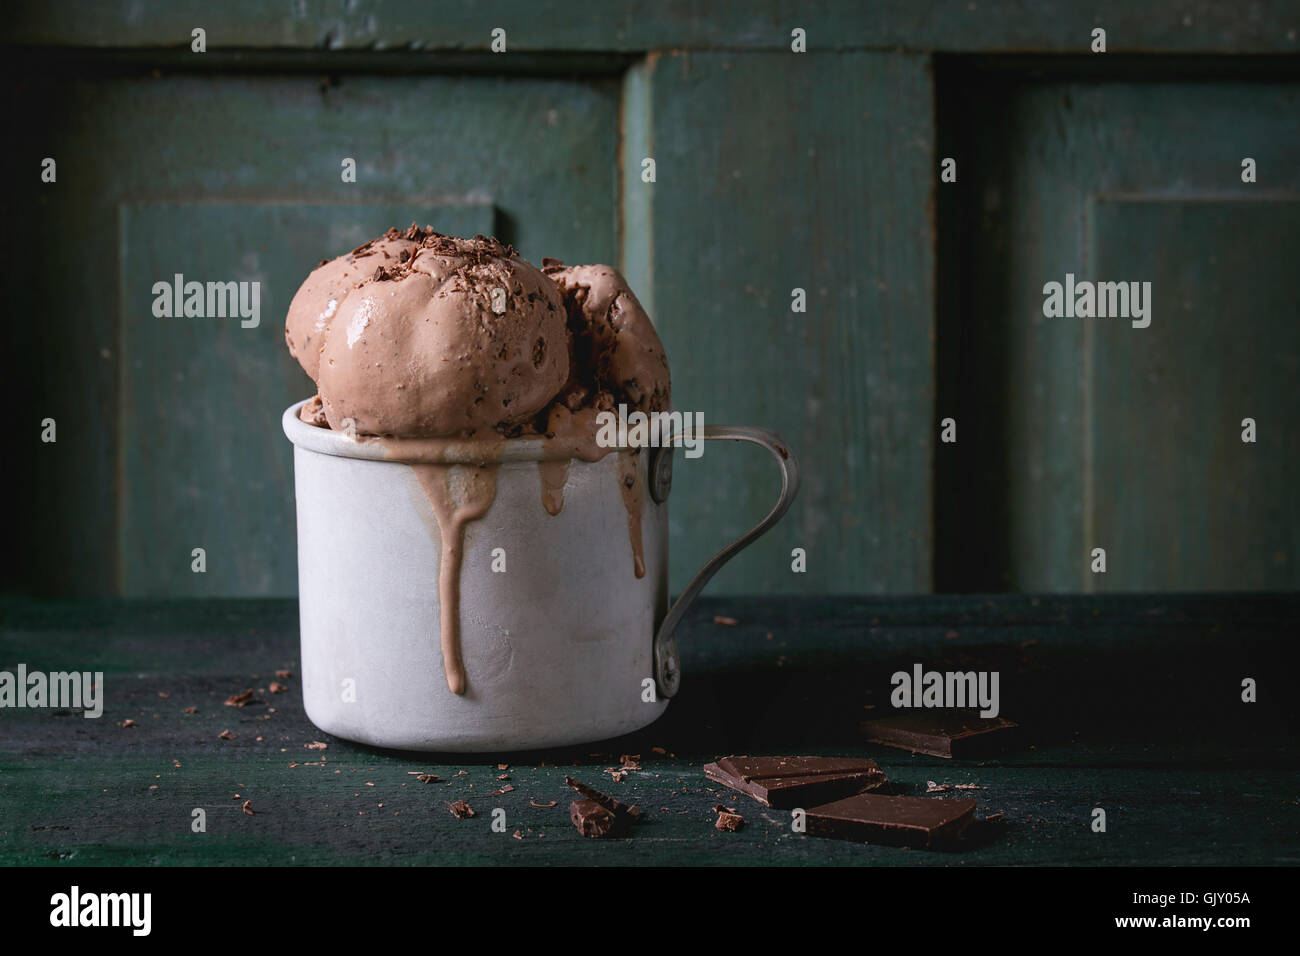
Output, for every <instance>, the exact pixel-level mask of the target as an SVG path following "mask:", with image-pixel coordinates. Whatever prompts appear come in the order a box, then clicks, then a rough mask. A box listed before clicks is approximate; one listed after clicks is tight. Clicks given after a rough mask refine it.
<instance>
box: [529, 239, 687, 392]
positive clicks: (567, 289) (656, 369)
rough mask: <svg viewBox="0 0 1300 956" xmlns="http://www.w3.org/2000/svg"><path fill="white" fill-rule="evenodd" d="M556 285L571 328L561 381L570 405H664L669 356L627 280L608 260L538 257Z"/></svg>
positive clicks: (668, 386)
mask: <svg viewBox="0 0 1300 956" xmlns="http://www.w3.org/2000/svg"><path fill="white" fill-rule="evenodd" d="M542 265H543V268H544V270H545V272H546V274H547V275H548V276H549V277H550V278H551V280H552V281H554V282H555V284H556V285H557V286H559V289H560V292H561V294H562V295H563V296H564V302H565V306H566V308H567V310H568V318H569V329H570V331H571V332H572V333H573V367H572V369H571V371H570V376H569V381H568V383H567V384H566V387H565V401H566V403H567V404H569V405H570V407H571V408H576V407H578V406H579V405H590V406H593V407H597V408H603V409H609V408H613V407H614V406H615V405H617V404H619V403H626V404H627V405H628V406H629V407H630V408H634V409H640V410H641V411H644V412H660V411H667V410H668V407H669V400H670V398H671V390H670V385H669V375H668V357H667V356H666V355H665V354H664V347H663V344H662V343H660V341H659V336H658V334H657V333H656V332H655V328H654V325H653V324H652V323H651V322H650V317H649V316H648V315H646V312H645V309H643V308H642V307H641V303H640V302H638V301H637V297H636V294H635V293H634V292H633V291H632V289H631V288H630V287H629V286H628V284H627V280H626V279H624V278H623V276H622V275H621V274H620V273H619V272H618V270H617V269H613V268H611V267H610V266H602V265H587V266H568V267H567V268H566V267H565V266H563V265H562V264H561V263H559V262H557V261H556V260H554V259H546V260H543V263H542Z"/></svg>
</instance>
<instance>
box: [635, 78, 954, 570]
mask: <svg viewBox="0 0 1300 956" xmlns="http://www.w3.org/2000/svg"><path fill="white" fill-rule="evenodd" d="M646 72H647V74H648V81H647V82H648V86H649V94H648V97H647V99H648V101H649V105H650V106H651V109H652V116H653V122H652V125H651V129H650V132H649V133H648V143H646V145H647V146H648V147H649V149H650V151H651V154H652V155H653V156H654V158H655V161H656V170H657V181H656V182H654V183H653V184H645V183H642V182H641V180H640V177H639V175H638V173H639V169H640V159H641V157H639V156H635V155H628V154H627V152H626V151H625V153H624V164H625V167H626V168H627V170H628V173H630V175H631V176H632V177H634V178H633V179H632V180H631V181H630V182H629V183H628V184H627V185H625V187H624V190H625V194H626V193H631V194H636V193H637V192H638V191H640V192H649V194H650V198H649V200H648V203H649V213H648V216H647V217H646V219H647V220H648V221H646V222H644V223H643V227H642V229H641V230H640V231H639V236H640V238H638V239H637V240H636V241H637V242H638V243H645V242H646V240H645V238H644V237H645V235H646V234H649V236H650V240H649V247H650V252H649V259H650V265H649V267H648V268H649V271H650V272H652V274H653V277H654V285H653V289H654V291H653V303H654V315H655V318H656V322H657V324H658V326H659V328H660V329H661V330H662V332H663V335H664V338H665V342H666V343H667V347H668V354H669V359H670V360H671V362H672V368H673V400H674V404H675V405H676V406H677V407H678V408H680V409H683V410H688V411H696V410H699V411H703V412H704V414H705V421H706V423H707V422H713V423H724V422H725V423H728V424H737V425H759V426H764V427H767V428H773V429H775V430H777V431H778V432H780V433H781V434H782V435H783V436H784V437H785V439H786V440H787V441H788V442H789V443H790V445H791V447H792V448H793V449H794V451H795V452H796V454H797V455H798V456H799V460H800V464H801V467H802V473H803V485H802V487H801V490H800V493H799V498H798V499H797V500H796V501H795V503H794V506H793V507H792V508H791V510H790V512H789V513H788V514H787V516H786V517H785V519H784V520H783V521H782V522H781V524H779V525H777V527H776V528H775V529H773V530H772V531H770V532H769V533H768V534H767V536H766V537H765V538H763V539H762V540H760V541H759V542H758V543H757V544H755V545H753V546H752V547H751V548H750V549H749V550H747V551H746V552H744V553H742V554H741V555H740V556H739V557H737V558H736V559H735V560H734V561H733V562H732V563H731V564H730V565H728V566H727V567H726V568H724V569H723V570H722V571H721V572H720V573H719V574H718V576H717V578H716V583H715V584H714V585H711V586H715V587H717V588H718V589H719V590H718V592H715V593H727V592H731V593H736V592H741V593H744V592H746V591H761V592H764V593H808V592H825V591H833V592H846V593H848V592H858V593H864V592H865V593H879V592H885V591H894V592H900V591H901V592H905V593H909V592H917V591H925V590H928V589H929V587H930V570H931V568H930V565H931V550H930V538H931V533H930V527H931V523H930V509H931V491H930V480H929V475H930V472H931V458H930V456H931V448H932V434H933V428H932V425H933V393H934V385H933V372H932V361H931V348H932V341H933V332H934V327H933V316H934V246H933V241H934V237H933V223H932V222H931V219H930V216H929V214H928V204H929V202H930V197H931V188H932V185H931V182H932V169H933V160H934V145H933V144H934V130H933V126H932V121H931V99H932V95H933V93H932V88H931V84H930V73H929V68H928V63H927V61H926V59H925V58H924V57H917V56H910V55H868V54H844V55H840V56H836V57H833V58H822V59H813V58H804V57H797V56H795V57H792V56H789V55H785V54H779V53H771V54H745V55H737V54H731V53H707V54H705V53H684V54H675V55H667V54H666V55H664V56H661V57H658V58H656V59H654V60H652V62H651V63H650V64H649V65H648V67H647V71H646ZM706 118H707V119H706ZM632 258H633V260H634V261H636V260H637V257H636V255H633V257H632ZM634 274H635V272H634ZM796 288H798V289H802V290H803V291H804V293H805V294H806V309H807V310H806V311H805V312H794V311H793V310H792V302H793V298H792V293H793V290H794V289H796ZM673 481H674V484H673V499H672V515H671V529H672V532H673V552H672V571H673V581H674V582H675V583H677V582H684V581H686V580H688V579H689V576H690V575H691V574H692V573H693V572H694V570H695V569H696V568H698V567H699V566H700V565H701V564H702V563H703V562H704V561H705V560H706V559H707V558H708V557H709V556H711V555H712V554H713V553H714V552H715V551H717V550H718V549H719V548H720V547H721V546H722V545H723V544H724V543H726V542H727V541H729V540H731V539H734V538H736V537H739V536H740V535H741V534H742V533H743V532H744V531H746V530H747V529H748V528H749V527H751V526H752V525H753V524H755V523H756V521H757V520H758V518H759V517H761V516H762V515H763V514H765V513H766V511H767V509H768V508H770V507H771V505H772V502H773V501H774V500H775V496H776V491H777V488H778V487H779V485H778V482H777V476H776V470H775V469H774V468H773V467H772V463H771V462H770V461H768V460H767V456H766V455H764V454H763V453H762V452H760V451H758V450H756V449H750V448H741V447H726V446H722V447H718V446H716V445H713V444H710V445H708V446H707V447H706V449H705V453H704V455H703V457H702V458H700V459H699V460H697V461H687V460H684V459H683V458H682V456H680V455H679V456H678V460H677V463H676V467H675V470H674V478H673ZM794 548H803V549H804V550H805V551H806V554H807V565H806V566H807V572H806V573H793V572H792V570H791V551H792V549H794ZM679 586H680V585H679Z"/></svg>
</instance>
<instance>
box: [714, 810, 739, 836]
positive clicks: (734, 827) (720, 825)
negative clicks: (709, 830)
mask: <svg viewBox="0 0 1300 956" xmlns="http://www.w3.org/2000/svg"><path fill="white" fill-rule="evenodd" d="M744 826H745V818H744V817H742V816H741V815H740V814H739V813H732V812H731V811H729V810H723V811H722V812H720V813H719V814H718V819H717V820H715V821H714V823H713V827H714V829H716V830H724V831H726V832H728V833H735V832H736V831H738V830H741V829H743V828H744Z"/></svg>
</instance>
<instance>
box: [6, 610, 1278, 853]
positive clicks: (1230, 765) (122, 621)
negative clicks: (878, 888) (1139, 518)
mask: <svg viewBox="0 0 1300 956" xmlns="http://www.w3.org/2000/svg"><path fill="white" fill-rule="evenodd" d="M718 615H720V616H723V617H732V618H735V619H736V620H737V621H738V622H739V623H738V624H737V625H735V626H727V625H723V624H718V623H715V620H714V618H715V616H718ZM1297 621H1300V596H1298V595H1294V594H1259V595H1207V596H1185V595H1184V596H1177V597H1174V596H1163V595H1143V596H1120V595H1107V596H1096V597H1070V598H1062V597H1051V598H1048V597H1043V598H1034V597H1029V596H998V597H989V598H984V597H966V596H946V597H933V596H931V597H923V598H894V599H878V598H877V599H866V598H825V599H806V598H779V599H775V598H774V599H763V600H738V599H726V600H722V599H716V600H712V601H710V600H704V601H702V602H700V604H699V605H698V606H697V608H696V609H695V610H694V611H693V613H692V614H691V615H690V616H689V617H688V618H687V619H686V621H685V622H684V623H683V625H682V629H681V630H680V631H679V637H680V644H681V647H682V654H683V665H684V681H683V689H682V692H681V694H680V696H679V697H678V699H677V700H676V701H674V703H673V704H672V706H671V707H670V708H669V710H668V712H667V714H666V715H665V717H664V718H663V719H662V720H660V722H659V723H657V724H656V725H654V726H652V727H650V728H648V729H647V730H645V731H643V732H641V733H638V734H635V735H632V736H630V737H626V738H621V739H619V740H616V741H607V742H604V743H600V744H596V745H592V746H589V747H581V748H574V749H569V750H564V751H553V752H547V753H530V754H512V755H506V756H501V755H484V756H478V757H470V756H460V755H440V756H439V755H435V756H423V755H418V754H403V753H393V752H382V751H376V750H373V749H369V748H366V747H362V746H357V745H354V744H350V743H347V742H345V741H342V740H338V739H335V738H332V737H329V736H327V735H325V734H322V733H320V732H319V731H317V730H316V729H315V728H313V727H312V725H311V724H310V722H309V721H308V720H307V718H306V716H305V714H304V713H303V710H302V703H301V699H300V695H299V686H298V680H297V676H296V674H297V656H298V647H297V632H298V627H297V608H296V605H295V603H294V602H292V601H285V600H233V601H197V602H196V601H187V602H179V601H177V602H97V603H37V602H32V601H27V600H12V599H11V600H7V601H3V602H0V670H10V671H12V670H13V669H14V668H15V667H16V665H17V664H18V663H20V662H21V663H24V664H26V665H27V666H28V668H29V669H42V670H47V671H53V670H65V669H74V668H75V669H78V670H87V669H89V670H92V671H98V670H102V671H103V672H104V675H105V678H104V681H105V690H106V705H105V710H104V714H103V716H102V718H100V719H98V720H87V719H83V718H82V717H81V716H80V715H79V714H72V713H69V712H66V711H63V712H60V711H53V710H48V709H46V710H30V709H25V710H24V709H14V710H10V709H5V710H0V862H3V863H6V864H58V863H65V862H66V863H69V864H73V865H78V864H79V865H99V864H104V865H118V864H185V865H193V864H316V865H322V864H345V863H346V864H356V863H378V864H502V865H518V864H543V865H544V864H652V865H653V864H659V865H663V864H672V865H682V864H701V865H742V864H760V863H761V864H808V863H819V864H849V865H856V864H864V865H935V864H939V865H954V866H963V865H972V864H1074V865H1114V864H1227V865H1231V864H1295V863H1297V862H1300V758H1298V757H1297V755H1296V752H1295V748H1294V747H1293V746H1292V744H1293V742H1294V740H1295V736H1296V724H1297V721H1296V708H1295V707H1294V705H1293V703H1292V700H1293V698H1292V697H1291V688H1290V686H1289V680H1290V675H1292V674H1294V673H1295V671H1296V664H1297V663H1298V661H1297V657H1298V656H1300V655H1298V654H1297V651H1296V649H1295V642H1294V634H1295V629H1296V627H1295V626H1296V622H1297ZM915 662H920V663H922V664H924V665H925V666H926V667H927V668H938V669H957V668H960V669H963V670H966V669H972V668H988V669H996V670H998V671H999V673H1000V674H1001V698H1002V708H1003V713H1004V715H1005V716H1008V717H1011V718H1013V719H1016V720H1018V721H1020V723H1021V724H1022V726H1023V727H1024V729H1025V732H1026V733H1025V741H1024V745H1023V747H1022V748H1021V749H1019V750H1016V751H1014V752H1011V753H1008V754H1006V755H1004V756H1003V757H1002V758H1000V759H998V760H989V761H982V762H960V761H946V760H941V759H937V758H931V757H924V756H913V755H910V754H908V753H905V752H902V751H897V750H891V749H889V748H885V747H878V746H875V745H870V744H867V743H865V742H864V741H863V740H862V738H861V736H860V731H859V723H860V721H861V720H862V719H864V718H867V717H871V716H880V715H881V714H883V713H884V712H885V711H886V710H887V708H888V707H889V701H888V698H889V691H890V682H889V678H890V675H891V674H892V673H893V672H894V671H896V670H899V669H910V667H911V665H912V664H913V663H915ZM281 669H287V670H291V671H293V672H294V673H295V676H294V677H292V678H288V679H285V680H283V683H284V684H286V685H287V686H288V690H287V691H285V692H283V693H278V694H271V693H269V692H268V690H267V688H268V685H269V682H270V681H271V680H274V679H275V678H274V673H275V671H277V670H281ZM1245 677H1253V678H1254V679H1255V680H1256V681H1258V702H1257V703H1253V704H1246V703H1242V702H1241V681H1242V679H1243V678H1245ZM247 688H254V689H255V690H257V693H256V695H255V696H256V697H257V698H258V699H260V700H261V701H262V702H261V703H255V704H251V705H249V706H246V707H243V708H234V707H227V706H225V705H224V702H225V700H226V698H227V697H229V696H230V695H232V694H237V693H239V692H241V691H243V690H245V689H247ZM189 708H194V712H193V713H187V709H189ZM272 708H273V709H272ZM127 720H132V721H134V722H135V723H134V726H125V727H124V726H122V724H123V723H124V722H125V721H127ZM227 729H229V730H230V731H231V732H232V733H233V734H234V738H233V739H222V738H221V737H220V736H219V735H220V734H221V732H222V731H224V730H227ZM315 741H320V742H324V743H326V744H327V748H326V749H324V750H320V749H308V748H307V747H306V745H307V744H310V743H312V742H315ZM655 748H659V749H660V750H662V751H663V753H660V752H659V750H656V749H655ZM733 752H737V753H755V754H758V753H768V754H777V753H824V754H861V755H869V756H871V757H873V758H875V759H876V760H877V761H878V762H879V763H880V764H881V766H882V767H883V768H884V769H885V770H886V772H887V773H888V775H889V776H890V778H891V780H893V781H895V782H896V783H897V785H898V786H899V788H900V789H901V791H902V792H905V793H914V794H919V793H922V792H924V791H925V789H926V785H927V781H931V780H933V781H937V782H939V783H953V784H956V783H976V784H978V785H979V786H980V787H982V788H983V789H980V790H972V791H969V793H970V794H972V795H974V796H976V797H977V798H978V800H979V805H980V808H979V810H978V811H977V816H978V817H980V818H983V817H988V816H992V815H994V814H997V813H1001V814H1002V818H1001V820H1000V821H997V822H992V823H983V824H980V825H977V826H976V827H975V828H973V830H972V831H971V838H970V839H969V840H968V841H967V846H966V847H965V848H964V849H962V850H961V851H959V852H950V853H930V852H924V851H917V850H901V849H893V848H887V847H880V846H867V845H859V844H851V843H841V842H837V841H831V840H822V839H815V838H811V837H807V836H803V835H798V834H794V833H792V832H791V829H790V820H789V816H788V814H787V813H785V812H782V811H775V810H769V809H767V808H765V807H762V806H760V805H759V804H757V803H754V802H752V801H750V800H749V799H748V798H746V797H743V796H739V795H734V794H730V793H724V792H719V791H718V790H717V788H716V787H714V785H712V784H711V783H710V782H709V781H708V780H706V779H705V777H704V775H703V773H702V771H701V766H702V764H704V763H705V762H707V761H708V760H711V759H713V758H715V757H717V756H719V755H722V754H727V753H733ZM624 754H639V755H640V764H641V769H640V770H639V771H633V772H631V773H629V774H628V775H627V776H626V777H625V778H624V779H623V780H622V781H620V782H617V783H616V782H613V781H612V779H611V777H610V775H609V774H608V773H606V772H605V770H606V768H612V767H615V766H617V765H618V762H619V758H620V756H621V755H624ZM499 763H504V764H508V768H507V769H506V770H501V769H500V768H499V767H498V764H499ZM413 771H425V772H429V773H433V774H436V775H437V776H438V777H439V778H440V780H439V781H438V782H436V783H429V784H423V783H420V782H419V781H418V779H417V777H415V776H414V775H413V773H412V772H413ZM502 774H505V775H507V776H508V778H509V779H508V780H503V779H502V778H501V775H502ZM565 774H572V775H575V776H577V777H578V778H579V779H583V780H586V781H588V782H590V783H592V784H594V785H596V786H598V787H601V788H602V789H604V790H606V791H607V792H609V793H611V794H613V795H615V796H617V797H619V798H621V799H623V800H627V801H635V802H637V803H639V804H640V805H641V806H643V807H644V808H646V810H647V811H648V820H647V821H646V822H645V823H644V824H643V825H642V826H641V827H640V828H639V829H638V830H637V831H636V832H635V834H634V835H633V836H632V837H630V838H627V839H622V840H613V841H596V840H588V839H584V838H583V837H581V836H580V835H579V834H578V833H577V831H576V830H575V829H574V828H573V827H572V825H571V824H570V823H569V822H568V816H567V807H568V803H569V800H570V798H571V793H570V792H569V791H568V790H567V788H566V787H565V786H564V783H563V777H564V775H565ZM507 783H508V784H509V785H511V786H512V787H513V788H514V789H513V790H511V791H510V792H507V793H502V794H494V793H493V791H495V790H499V789H502V788H504V786H505V785H506V784H507ZM456 799H464V800H466V801H468V802H469V803H470V804H471V805H472V806H473V807H474V808H475V810H476V811H477V813H478V816H476V817H475V818H473V819H469V820H459V819H456V818H454V817H453V816H452V815H451V814H450V813H449V812H448V810H447V803H448V802H449V801H451V800H456ZM244 801H249V802H250V807H251V809H252V810H253V811H254V814H253V815H248V814H247V813H245V812H243V810H242V805H243V803H244ZM550 801H556V806H555V807H552V808H547V807H538V806H535V805H534V804H535V803H548V802H550ZM719 802H722V803H725V804H727V805H728V806H734V807H736V808H737V809H738V810H739V811H740V812H741V813H742V814H743V815H744V816H745V818H746V820H747V821H748V826H747V827H746V828H745V829H744V830H742V831H741V832H739V833H723V832H719V831H717V830H715V829H714V828H713V820H714V813H713V809H712V808H713V807H714V805H715V804H717V803H719ZM498 807H499V808H502V809H503V810H504V811H505V815H506V832H504V833H497V832H493V830H492V828H491V820H492V813H491V811H492V810H493V809H494V808H498ZM1095 807H1102V808H1104V809H1105V810H1106V813H1107V830H1106V832H1105V833H1094V832H1093V831H1092V829H1091V828H1090V821H1091V819H1092V811H1093V809H1094V808H1095ZM198 808H202V809H203V810H204V811H205V815H206V822H207V826H206V832H203V833H195V832H193V829H192V820H193V817H194V810H195V809H198ZM516 833H518V838H516V837H515V836H514V834H516Z"/></svg>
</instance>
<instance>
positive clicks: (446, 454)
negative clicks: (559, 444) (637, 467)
mask: <svg viewBox="0 0 1300 956" xmlns="http://www.w3.org/2000/svg"><path fill="white" fill-rule="evenodd" d="M309 401H310V399H304V400H303V401H301V402H294V403H293V404H292V405H290V406H289V407H288V408H287V409H285V411H284V414H283V415H282V416H281V418H280V424H281V427H283V429H284V434H285V436H286V437H287V438H288V439H289V441H291V442H293V443H294V445H296V446H297V447H299V448H305V449H307V450H308V451H314V452H317V453H319V454H322V455H333V456H334V457H335V458H362V459H365V460H367V461H389V462H406V463H423V464H448V465H474V464H482V463H483V462H484V461H485V460H486V461H493V462H505V461H532V462H538V461H548V460H555V459H560V458H569V457H571V456H569V455H565V454H557V453H556V452H557V451H559V449H558V448H556V449H555V450H554V451H551V452H550V453H549V454H548V452H547V448H546V445H547V443H546V442H545V441H544V440H543V439H541V438H501V439H495V440H493V441H492V442H491V443H490V444H489V443H485V442H482V441H473V440H468V439H455V438H434V439H419V438H415V439H410V438H408V439H400V438H398V439H392V438H389V439H381V438H373V437H367V436H362V437H361V438H360V439H356V438H349V437H348V435H347V434H346V433H344V432H339V431H335V430H334V429H332V428H319V427H317V426H316V425H308V424H307V423H306V422H304V421H303V420H302V419H300V418H299V417H298V410H299V409H300V408H302V407H303V406H304V405H306V404H307V402H309ZM485 447H486V448H490V449H491V451H490V453H488V454H486V455H485V454H484V448H485ZM610 450H611V451H613V450H614V449H610ZM577 460H581V459H577Z"/></svg>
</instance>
